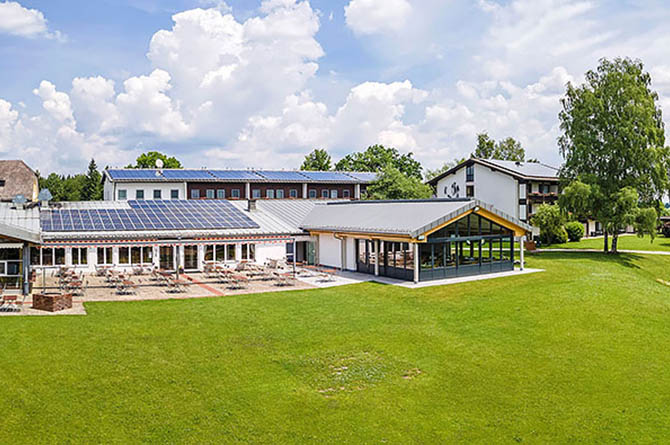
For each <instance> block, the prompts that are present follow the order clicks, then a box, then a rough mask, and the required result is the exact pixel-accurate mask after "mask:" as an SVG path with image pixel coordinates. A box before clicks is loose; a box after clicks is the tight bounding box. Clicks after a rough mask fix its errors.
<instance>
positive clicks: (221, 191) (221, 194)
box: [216, 189, 226, 199]
mask: <svg viewBox="0 0 670 445" xmlns="http://www.w3.org/2000/svg"><path fill="white" fill-rule="evenodd" d="M216 199H226V190H225V189H218V190H217V191H216Z"/></svg>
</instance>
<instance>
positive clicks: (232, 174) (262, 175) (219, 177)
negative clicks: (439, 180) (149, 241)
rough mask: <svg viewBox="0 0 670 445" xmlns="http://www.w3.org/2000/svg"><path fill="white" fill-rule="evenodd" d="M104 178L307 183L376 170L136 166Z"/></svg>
mask: <svg viewBox="0 0 670 445" xmlns="http://www.w3.org/2000/svg"><path fill="white" fill-rule="evenodd" d="M104 177H105V179H106V180H110V181H112V182H184V181H189V182H274V183H276V182H284V183H285V182H299V183H303V182H307V183H349V184H369V183H371V182H372V181H374V180H375V179H376V178H377V174H376V173H374V172H344V171H304V170H253V169H249V170H223V169H136V168H109V169H107V170H105V172H104Z"/></svg>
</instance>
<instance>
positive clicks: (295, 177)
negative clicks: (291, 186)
mask: <svg viewBox="0 0 670 445" xmlns="http://www.w3.org/2000/svg"><path fill="white" fill-rule="evenodd" d="M256 174H259V175H261V176H263V177H264V178H265V179H269V180H275V181H296V182H302V181H304V180H305V176H304V175H303V174H302V173H300V172H294V171H271V170H259V171H256Z"/></svg>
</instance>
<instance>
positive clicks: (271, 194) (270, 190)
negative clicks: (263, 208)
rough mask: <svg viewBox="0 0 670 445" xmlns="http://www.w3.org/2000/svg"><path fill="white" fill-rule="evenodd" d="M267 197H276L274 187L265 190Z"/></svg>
mask: <svg viewBox="0 0 670 445" xmlns="http://www.w3.org/2000/svg"><path fill="white" fill-rule="evenodd" d="M265 197H266V198H268V199H274V197H275V191H274V190H272V189H267V190H266V191H265Z"/></svg>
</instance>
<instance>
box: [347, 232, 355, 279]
mask: <svg viewBox="0 0 670 445" xmlns="http://www.w3.org/2000/svg"><path fill="white" fill-rule="evenodd" d="M347 270H353V271H355V270H356V240H355V239H354V238H350V237H347Z"/></svg>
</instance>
